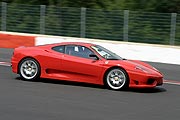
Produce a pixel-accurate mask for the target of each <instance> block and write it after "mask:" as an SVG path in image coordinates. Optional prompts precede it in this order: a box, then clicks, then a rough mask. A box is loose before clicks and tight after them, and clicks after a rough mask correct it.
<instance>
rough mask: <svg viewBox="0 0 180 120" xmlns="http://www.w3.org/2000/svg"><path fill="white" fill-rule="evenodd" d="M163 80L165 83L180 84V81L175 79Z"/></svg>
mask: <svg viewBox="0 0 180 120" xmlns="http://www.w3.org/2000/svg"><path fill="white" fill-rule="evenodd" d="M163 82H164V83H166V84H172V85H180V81H175V80H164V81H163Z"/></svg>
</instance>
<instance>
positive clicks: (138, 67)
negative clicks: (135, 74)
mask: <svg viewBox="0 0 180 120" xmlns="http://www.w3.org/2000/svg"><path fill="white" fill-rule="evenodd" d="M135 69H136V70H141V71H143V72H145V73H148V71H147V70H146V69H144V68H143V67H140V66H136V67H135Z"/></svg>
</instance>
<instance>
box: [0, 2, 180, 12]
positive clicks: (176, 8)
mask: <svg viewBox="0 0 180 120" xmlns="http://www.w3.org/2000/svg"><path fill="white" fill-rule="evenodd" d="M0 1H1V2H7V3H9V4H30V5H52V6H57V7H77V8H80V7H85V8H95V9H106V10H114V9H115V10H124V9H128V10H132V11H138V10H144V11H151V12H162V13H180V0H0Z"/></svg>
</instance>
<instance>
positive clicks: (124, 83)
mask: <svg viewBox="0 0 180 120" xmlns="http://www.w3.org/2000/svg"><path fill="white" fill-rule="evenodd" d="M105 84H106V85H107V87H108V88H110V89H113V90H122V89H125V88H127V87H128V86H129V79H128V75H127V73H126V71H125V70H123V69H121V68H115V69H111V70H110V71H109V72H107V74H106V77H105Z"/></svg>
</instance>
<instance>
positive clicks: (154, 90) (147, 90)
mask: <svg viewBox="0 0 180 120" xmlns="http://www.w3.org/2000/svg"><path fill="white" fill-rule="evenodd" d="M16 80H22V81H26V82H41V83H49V84H60V85H70V86H80V87H89V88H97V89H106V90H108V89H107V88H106V87H105V86H103V85H96V84H90V83H82V82H73V81H65V80H54V79H46V78H40V79H38V80H23V79H21V78H20V77H17V78H16ZM112 91H113V90H112ZM114 91H121V92H136V93H160V92H166V91H167V90H166V89H165V88H163V87H155V88H141V89H138V88H128V89H126V90H114Z"/></svg>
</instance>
